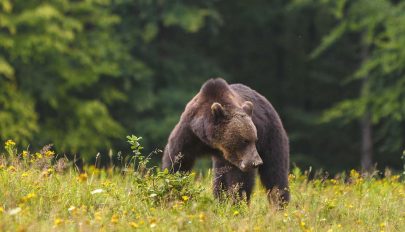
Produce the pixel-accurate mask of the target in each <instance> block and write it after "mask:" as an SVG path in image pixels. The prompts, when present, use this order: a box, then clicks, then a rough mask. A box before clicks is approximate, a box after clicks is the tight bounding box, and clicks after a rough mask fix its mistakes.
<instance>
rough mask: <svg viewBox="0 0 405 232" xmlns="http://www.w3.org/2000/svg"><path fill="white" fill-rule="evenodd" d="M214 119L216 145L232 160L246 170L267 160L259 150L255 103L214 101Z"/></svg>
mask: <svg viewBox="0 0 405 232" xmlns="http://www.w3.org/2000/svg"><path fill="white" fill-rule="evenodd" d="M211 114H212V118H213V121H214V128H213V131H214V134H213V136H212V140H213V141H212V145H213V147H214V148H216V149H218V150H220V151H221V152H222V153H223V156H224V158H225V159H226V160H228V161H229V162H230V163H232V164H233V165H235V166H236V167H238V168H239V169H240V170H242V171H249V170H251V169H252V168H255V167H257V166H259V165H261V164H263V161H262V159H261V158H260V156H259V154H258V152H257V150H256V142H257V130H256V127H255V125H254V124H253V121H252V114H253V104H252V102H250V101H245V102H243V103H242V104H241V105H240V106H239V105H234V104H232V105H221V104H220V103H218V102H214V103H213V104H212V105H211Z"/></svg>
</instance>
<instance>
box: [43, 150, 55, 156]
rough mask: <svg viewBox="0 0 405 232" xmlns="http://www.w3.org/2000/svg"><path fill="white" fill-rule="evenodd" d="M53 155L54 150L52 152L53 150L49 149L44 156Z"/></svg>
mask: <svg viewBox="0 0 405 232" xmlns="http://www.w3.org/2000/svg"><path fill="white" fill-rule="evenodd" d="M54 155H55V152H53V151H51V150H49V151H46V152H45V156H46V157H52V156H54Z"/></svg>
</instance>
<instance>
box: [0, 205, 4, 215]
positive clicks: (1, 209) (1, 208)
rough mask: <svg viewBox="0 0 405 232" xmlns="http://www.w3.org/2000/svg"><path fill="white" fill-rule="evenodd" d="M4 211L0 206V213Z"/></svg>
mask: <svg viewBox="0 0 405 232" xmlns="http://www.w3.org/2000/svg"><path fill="white" fill-rule="evenodd" d="M3 212H4V209H3V207H1V206H0V214H1V213H3Z"/></svg>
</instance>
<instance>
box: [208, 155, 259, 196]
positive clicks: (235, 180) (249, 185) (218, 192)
mask: <svg viewBox="0 0 405 232" xmlns="http://www.w3.org/2000/svg"><path fill="white" fill-rule="evenodd" d="M212 161H213V168H214V170H213V171H214V180H213V185H214V186H213V190H214V196H215V197H216V198H218V199H220V200H222V196H223V195H224V194H226V195H227V197H229V198H230V199H231V200H232V201H233V202H234V203H237V202H238V201H240V200H242V199H244V198H246V201H247V202H248V203H249V201H250V195H251V193H252V190H253V186H254V180H255V179H254V176H255V172H254V170H252V171H249V172H242V171H241V170H239V169H238V168H237V167H235V166H234V165H232V164H231V163H229V162H228V161H226V160H225V159H223V158H220V157H213V159H212Z"/></svg>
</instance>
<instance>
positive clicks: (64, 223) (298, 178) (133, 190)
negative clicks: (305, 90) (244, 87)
mask: <svg viewBox="0 0 405 232" xmlns="http://www.w3.org/2000/svg"><path fill="white" fill-rule="evenodd" d="M133 145H136V143H134V144H133ZM139 146H140V145H139V143H138V147H137V146H135V147H133V149H134V151H139V152H140V149H138V148H139ZM5 148H6V149H5V152H3V153H2V155H1V158H0V231H131V230H139V231H405V200H404V199H405V184H404V182H403V181H401V180H400V176H395V175H387V177H386V178H384V179H379V178H375V177H367V178H363V177H362V176H361V175H360V174H359V173H357V172H356V171H351V172H350V173H349V174H348V176H346V177H345V176H344V175H341V176H340V177H336V178H334V179H324V178H322V177H319V178H316V179H313V180H309V179H308V178H307V175H306V174H305V173H302V172H300V171H299V170H298V169H294V170H293V173H292V174H290V185H291V192H292V201H291V202H290V204H289V205H288V206H287V207H286V208H285V209H284V210H278V209H277V207H276V206H272V205H269V204H268V201H267V199H266V194H265V192H264V189H263V188H262V187H261V186H260V185H259V184H257V185H256V188H255V191H254V193H253V196H252V201H251V203H250V205H247V204H246V203H245V202H243V201H242V202H241V203H240V204H236V205H235V204H232V203H231V202H228V201H224V202H219V201H217V200H215V199H214V198H213V196H212V187H211V182H212V175H211V172H210V171H208V174H207V175H205V176H203V175H201V174H196V173H191V174H186V175H185V174H183V175H181V174H175V175H171V174H169V173H168V172H164V171H158V170H155V169H145V168H144V167H143V165H144V164H145V162H147V161H145V160H147V159H142V158H141V159H139V157H140V156H141V155H140V153H137V152H134V154H133V156H132V158H130V159H128V161H127V162H126V165H124V166H125V167H124V168H120V169H118V168H117V169H113V168H110V169H97V168H95V167H94V166H90V167H87V168H85V172H84V173H78V172H77V171H75V168H74V167H73V166H72V164H71V163H69V162H67V161H66V160H64V159H60V160H59V161H58V162H56V161H55V154H54V153H53V152H52V151H51V149H50V147H48V148H46V149H43V150H42V151H41V152H38V153H30V152H29V151H21V152H18V151H17V150H16V149H15V144H14V143H13V142H12V141H8V142H7V143H6V146H5ZM137 149H138V150H137ZM142 162H143V163H142Z"/></svg>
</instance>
